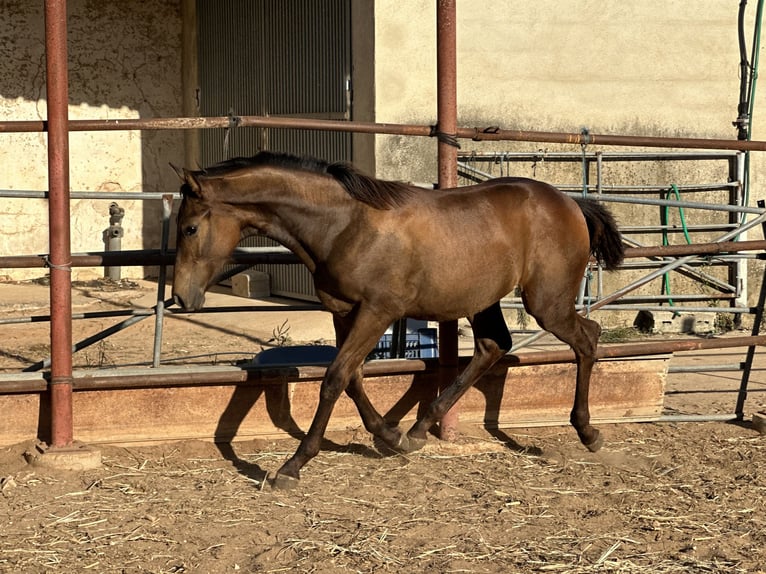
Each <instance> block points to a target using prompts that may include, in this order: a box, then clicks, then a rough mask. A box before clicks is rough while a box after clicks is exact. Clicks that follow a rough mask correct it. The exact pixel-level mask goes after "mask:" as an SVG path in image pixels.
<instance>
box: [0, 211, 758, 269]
mask: <svg viewBox="0 0 766 574" xmlns="http://www.w3.org/2000/svg"><path fill="white" fill-rule="evenodd" d="M758 213H761V212H760V211H759V212H758ZM765 249H766V241H765V240H753V241H722V242H713V243H697V244H692V245H657V246H651V247H626V248H625V257H626V258H639V257H676V256H687V255H722V254H726V253H740V252H743V251H763V250H765ZM47 258H48V256H47V254H46V255H13V256H6V257H0V269H21V268H34V267H47V266H48V259H47ZM174 261H175V251H174V250H168V251H167V252H165V253H163V252H162V251H161V250H159V249H140V250H126V251H103V252H90V253H80V254H72V262H71V266H72V267H110V266H111V267H116V266H131V265H135V266H144V265H146V266H149V265H172V264H173V262H174ZM232 261H233V262H234V263H244V264H256V263H280V264H293V263H300V260H299V259H298V258H297V257H296V256H295V255H293V253H292V252H290V251H289V250H288V249H285V248H283V247H238V248H237V249H235V250H234V253H233V254H232Z"/></svg>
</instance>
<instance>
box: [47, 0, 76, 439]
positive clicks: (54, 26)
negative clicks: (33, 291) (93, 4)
mask: <svg viewBox="0 0 766 574" xmlns="http://www.w3.org/2000/svg"><path fill="white" fill-rule="evenodd" d="M45 63H46V90H47V98H48V189H49V199H48V222H49V245H50V247H49V250H50V258H49V267H50V274H51V282H50V305H51V330H50V337H51V379H50V397H51V446H53V447H63V446H68V445H70V444H71V443H72V440H73V429H72V269H71V237H70V229H69V110H68V106H69V88H68V72H67V30H66V0H46V1H45Z"/></svg>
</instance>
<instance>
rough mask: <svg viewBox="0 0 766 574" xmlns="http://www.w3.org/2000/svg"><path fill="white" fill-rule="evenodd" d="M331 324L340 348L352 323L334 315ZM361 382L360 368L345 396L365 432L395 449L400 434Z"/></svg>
mask: <svg viewBox="0 0 766 574" xmlns="http://www.w3.org/2000/svg"><path fill="white" fill-rule="evenodd" d="M333 324H334V326H335V337H336V339H337V345H338V347H341V346H342V345H343V343H344V341H345V340H346V337H347V336H348V333H349V332H350V329H351V327H352V326H353V322H352V321H351V320H350V319H349V318H348V317H339V316H337V315H335V316H334V317H333ZM376 341H377V339H376ZM363 382H364V376H363V374H362V367H361V366H360V367H359V368H358V369H356V371H354V374H353V375H352V376H351V381H350V383H349V385H348V387H347V388H346V394H347V395H348V396H349V398H350V399H351V400H352V401H354V404H355V405H356V408H357V410H358V411H359V416H360V417H361V419H362V423H363V424H364V428H365V429H366V430H367V432H369V433H370V434H372V435H373V436H375V437H377V438H380V439H381V440H382V441H383V442H384V443H386V444H387V445H388V446H389V447H391V448H396V446H397V445H398V443H399V440H400V439H401V436H402V433H401V431H400V430H399V429H398V428H397V427H391V426H389V425H388V423H386V420H385V419H384V418H383V415H381V414H380V413H379V412H378V411H377V409H376V408H375V407H374V406H373V404H372V403H371V402H370V399H369V397H368V396H367V393H366V392H365V390H364V384H363Z"/></svg>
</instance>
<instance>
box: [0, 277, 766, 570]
mask: <svg viewBox="0 0 766 574" xmlns="http://www.w3.org/2000/svg"><path fill="white" fill-rule="evenodd" d="M155 299H156V287H153V286H152V284H150V283H145V282H137V283H135V284H133V283H131V282H124V283H123V284H121V285H117V286H115V285H104V284H102V283H100V282H93V283H89V284H80V285H77V286H76V289H75V291H74V292H73V310H74V312H75V313H76V314H78V313H80V314H88V313H94V312H98V311H103V310H107V309H133V308H139V307H147V306H150V305H151V304H152V303H153V301H154V300H155ZM228 299H229V298H228V297H227V296H226V295H221V294H213V295H212V296H211V297H210V300H209V303H208V304H209V305H217V304H232V303H231V302H230V301H228ZM0 302H1V304H0V319H2V318H9V317H19V316H30V315H31V316H39V315H42V314H44V313H46V312H47V311H46V309H45V305H46V304H47V289H46V288H45V286H44V285H37V284H23V285H7V284H0ZM234 304H243V300H237V301H236V303H234ZM248 304H254V305H261V304H262V303H261V302H249V303H248ZM268 305H270V306H273V307H276V308H277V310H275V311H274V310H272V311H262V312H253V313H248V315H247V317H248V320H247V321H244V320H243V319H242V317H243V316H242V315H235V314H231V313H226V314H221V315H216V316H204V317H203V316H199V315H198V316H178V315H177V316H170V317H168V318H167V320H166V322H165V336H164V337H163V344H162V357H163V361H165V362H169V363H173V362H199V363H205V364H211V363H218V364H220V363H227V362H234V361H237V360H240V359H250V358H252V356H253V355H254V354H256V353H257V352H259V351H260V350H261V349H262V348H267V347H269V346H274V345H277V344H285V343H288V344H289V343H304V342H327V341H328V340H330V339H331V337H332V330H331V327H330V325H331V324H330V321H329V317H328V316H326V315H325V314H318V313H314V312H312V313H305V312H304V313H296V312H292V311H288V310H286V309H284V308H283V307H282V305H281V302H279V301H270V302H268ZM115 322H116V320H115V319H113V318H109V319H108V318H93V319H87V320H82V321H79V320H78V321H76V322H75V340H80V339H82V338H84V337H86V336H90V335H92V334H93V333H95V332H97V331H98V330H100V329H103V328H106V327H108V326H110V325H113V324H114V323H115ZM2 331H3V337H2V342H1V343H0V369H2V370H3V371H4V372H6V373H7V372H15V371H18V370H20V369H21V368H24V367H25V366H27V365H29V364H31V363H34V362H35V361H39V360H41V359H43V358H45V357H46V356H47V354H48V352H49V341H48V327H47V324H45V323H42V322H39V323H38V322H26V323H19V324H3V326H2ZM153 331H154V324H153V319H146V320H144V321H142V322H140V323H138V324H136V325H133V326H131V327H130V328H126V329H124V330H122V331H120V332H119V333H117V334H116V335H114V336H112V337H110V338H109V339H106V340H104V341H102V342H98V343H95V344H94V345H92V346H89V347H88V348H87V349H84V350H82V351H80V352H78V353H77V354H76V355H75V363H76V365H78V366H79V367H88V368H90V367H92V368H98V367H104V366H116V365H128V364H146V363H147V362H149V361H151V350H152V346H153V342H152V338H153ZM743 334H744V333H739V335H743ZM466 344H467V345H469V346H470V341H463V345H466ZM543 344H546V343H541V345H543ZM742 358H743V357H742V349H737V350H732V351H728V350H727V351H725V352H724V351H720V352H714V353H710V352H708V353H686V354H682V355H680V356H679V357H677V358H675V357H674V359H673V363H674V364H693V365H702V364H705V365H708V364H718V363H732V362H737V361H740V360H742ZM740 379H741V373H739V372H736V371H735V372H702V373H684V374H673V375H670V376H669V377H668V391H669V394H668V397H667V402H666V411H667V412H668V413H669V414H673V413H685V414H695V413H711V412H713V413H721V412H723V413H726V412H731V410H732V408H733V404H734V401H735V395H734V394H733V393H732V391H733V390H736V388H737V387H738V385H739V381H740ZM764 379H765V377H764V373H763V372H762V371H761V370H758V371H755V372H754V373H753V376H752V377H751V381H750V384H751V389H752V390H753V391H754V392H753V393H751V398H749V402H748V409H749V410H750V411H757V410H763V409H764V408H766V403H765V402H764V401H765V400H766V397H765V396H764V393H763V391H764V390H765V389H766V381H765V380H764ZM691 391H695V392H693V393H692V392H691ZM699 391H703V392H699ZM755 391H757V392H755ZM461 430H462V431H463V432H462V436H461V438H460V439H459V440H458V441H457V442H455V443H443V442H440V441H438V440H437V439H436V438H434V437H431V439H430V441H429V444H428V445H427V446H426V448H425V449H423V450H422V451H419V452H417V453H413V454H411V455H407V456H402V455H395V456H385V455H382V454H380V453H379V452H378V451H377V450H375V448H374V445H373V442H372V440H371V439H370V437H369V436H368V434H367V433H366V432H365V431H364V430H363V429H359V428H356V429H349V430H348V431H347V432H345V433H336V434H333V435H330V436H328V437H327V440H326V441H325V445H324V449H323V451H322V452H321V453H320V455H319V456H318V457H317V458H316V459H314V460H313V461H312V462H310V463H309V464H308V465H307V466H306V467H305V469H304V472H303V474H302V480H301V482H300V484H299V486H298V487H297V488H295V489H293V490H288V491H283V490H275V489H272V488H271V486H270V484H269V481H268V480H267V479H266V475H267V473H269V472H274V471H275V470H276V469H277V468H279V466H280V465H281V464H282V462H283V461H284V460H285V459H286V458H287V457H288V456H289V455H290V454H291V453H292V452H293V450H294V449H295V447H296V446H297V441H296V440H295V439H285V440H279V441H265V440H258V441H246V442H237V443H234V444H233V445H231V446H227V445H217V446H216V445H213V444H211V443H205V442H201V441H187V442H183V443H167V444H159V445H155V446H146V447H119V446H106V445H102V446H101V447H100V448H101V451H102V457H103V466H102V467H101V468H98V469H94V470H87V471H80V472H65V471H53V470H50V469H44V468H40V467H36V466H30V465H28V464H27V462H26V459H25V457H24V452H25V451H27V450H29V449H31V448H32V447H33V442H32V441H28V442H26V443H24V444H19V445H13V446H10V447H5V448H2V449H0V532H2V536H0V572H3V573H5V572H8V573H16V572H24V573H27V572H29V573H37V572H41V573H42V572H91V571H92V572H121V573H123V572H124V573H139V572H155V573H173V572H175V573H177V572H212V573H217V572H301V573H304V572H305V573H330V572H365V573H366V572H370V573H371V572H396V573H400V572H401V573H405V572H406V573H411V572H435V573H445V574H446V573H451V572H476V573H482V572H486V573H498V574H499V573H510V572H571V573H581V572H623V573H633V572H642V573H644V572H656V573H676V572H678V573H683V572H700V573H702V572H705V573H708V572H716V573H717V572H720V573H764V572H766V503H765V501H766V476H765V475H764V461H766V437H764V436H762V435H760V434H758V432H756V431H755V430H754V429H753V428H751V425H750V424H749V423H748V422H747V421H746V422H745V423H743V424H728V423H723V422H705V423H688V422H684V423H672V422H666V423H657V424H624V425H605V426H603V427H602V431H603V432H604V433H605V437H606V446H605V447H604V448H603V449H602V450H601V451H600V452H598V453H595V454H593V453H589V452H587V451H586V450H585V449H584V448H583V447H582V446H581V445H579V443H578V441H577V437H576V435H575V433H574V431H573V430H572V429H570V428H565V427H561V428H559V427H556V428H542V429H512V430H511V429H508V430H502V431H492V432H490V431H487V430H485V429H481V428H474V427H463V428H462V429H461Z"/></svg>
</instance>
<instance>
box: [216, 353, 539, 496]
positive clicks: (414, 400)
mask: <svg viewBox="0 0 766 574" xmlns="http://www.w3.org/2000/svg"><path fill="white" fill-rule="evenodd" d="M507 369H508V368H507V367H496V368H494V369H493V370H492V371H491V372H490V373H489V374H488V375H487V376H485V377H483V378H482V379H480V380H479V381H478V382H477V383H476V385H475V388H476V390H478V391H479V392H481V393H482V394H483V395H484V397H485V402H486V408H485V413H484V417H483V419H484V420H483V426H484V428H485V429H486V431H487V432H488V433H489V434H490V435H491V436H492V437H494V438H495V439H497V440H498V441H500V442H502V443H503V444H505V445H506V447H507V448H508V449H510V450H511V451H514V452H519V453H524V454H527V455H531V456H542V455H543V454H544V453H543V451H542V449H540V448H539V447H537V446H534V445H524V444H521V443H519V442H518V441H517V440H515V439H514V438H512V437H511V436H510V435H508V434H507V433H506V432H504V431H503V430H502V429H500V428H498V421H499V418H500V407H501V404H502V399H503V395H504V392H505V385H504V384H502V382H504V381H505V377H506V374H507ZM371 384H374V383H371ZM438 387H439V385H438V381H437V376H435V375H434V373H428V372H425V373H416V374H415V375H414V376H413V379H412V383H411V384H410V386H409V387H408V388H407V390H406V391H405V392H404V393H403V394H402V396H401V397H400V398H399V399H398V400H397V401H396V403H394V404H393V405H392V406H391V407H390V408H389V409H388V410H387V411H386V412H385V413H384V415H383V416H384V418H385V419H386V421H387V422H388V423H389V424H390V425H394V426H395V425H398V424H400V423H401V421H402V420H404V419H405V417H407V416H408V415H409V416H410V417H411V414H410V413H412V412H415V413H417V417H418V418H420V417H421V416H422V415H423V414H424V413H425V410H426V409H427V408H428V406H429V405H430V404H431V402H432V401H433V400H434V399H435V398H436V397H437V396H438ZM261 398H262V399H263V400H264V401H265V405H264V406H265V408H266V412H267V414H268V417H269V418H270V420H271V422H272V424H273V425H274V426H275V427H276V428H278V429H280V430H281V431H284V432H285V433H286V434H288V435H289V436H290V437H292V438H295V439H297V440H300V439H302V438H303V437H304V436H305V431H304V430H303V429H302V428H301V427H300V425H299V424H298V422H297V421H296V420H295V418H294V417H293V414H292V412H293V409H292V407H293V405H291V404H290V391H289V384H288V383H282V384H273V385H265V386H251V385H240V386H237V387H236V388H235V390H234V392H233V393H232V396H231V398H230V400H229V403H228V405H227V406H226V408H225V409H224V411H223V413H222V414H221V417H220V419H219V421H218V425H217V428H216V431H215V442H216V446H217V448H218V450H219V452H220V453H221V455H222V456H223V457H224V458H225V459H226V460H228V461H230V462H231V463H232V464H233V465H234V467H235V468H236V469H237V470H238V472H240V473H241V474H242V475H244V476H246V477H248V478H250V479H252V480H255V481H256V482H259V483H260V482H263V481H265V479H266V477H267V475H268V471H267V470H265V469H263V468H262V467H260V466H259V465H258V464H256V463H253V462H250V461H247V460H245V459H243V458H241V457H240V456H239V455H238V454H237V453H236V451H235V448H234V445H233V442H232V441H233V440H234V438H235V437H236V436H237V434H238V432H239V430H240V427H241V426H242V423H243V422H244V420H245V418H246V417H247V416H248V414H249V413H250V411H251V410H252V409H253V407H254V406H255V404H256V403H257V402H258V401H259V400H261ZM360 424H361V419H360ZM404 428H405V427H403V429H404ZM431 433H432V434H434V435H436V436H438V429H437V428H432V429H431ZM378 446H379V445H378V444H377V443H376V447H378ZM321 448H322V450H327V451H335V452H346V453H353V454H357V455H360V456H364V457H369V458H382V457H384V456H390V455H391V454H394V452H393V451H391V450H388V449H385V448H371V447H370V446H368V445H365V444H361V443H357V442H351V443H348V444H339V443H336V442H334V441H332V440H331V439H329V438H327V437H325V439H324V441H323V443H322V447H321Z"/></svg>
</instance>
